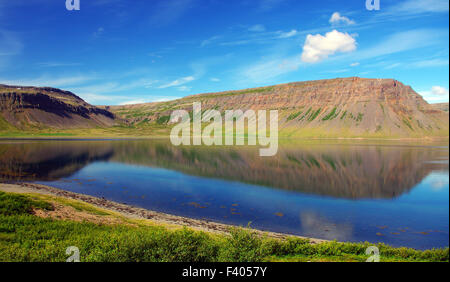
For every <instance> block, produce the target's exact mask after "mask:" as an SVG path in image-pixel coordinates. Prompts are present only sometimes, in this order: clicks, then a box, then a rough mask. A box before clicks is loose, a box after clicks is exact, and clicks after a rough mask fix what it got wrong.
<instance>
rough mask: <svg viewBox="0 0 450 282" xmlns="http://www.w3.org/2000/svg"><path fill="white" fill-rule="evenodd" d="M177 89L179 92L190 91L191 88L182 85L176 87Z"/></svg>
mask: <svg viewBox="0 0 450 282" xmlns="http://www.w3.org/2000/svg"><path fill="white" fill-rule="evenodd" d="M177 89H178V90H180V91H191V89H192V87H191V86H186V85H183V86H180V87H177Z"/></svg>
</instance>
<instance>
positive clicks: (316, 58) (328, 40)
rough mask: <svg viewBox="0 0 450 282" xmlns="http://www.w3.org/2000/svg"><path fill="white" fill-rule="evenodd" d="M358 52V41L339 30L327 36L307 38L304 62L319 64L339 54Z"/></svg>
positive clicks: (304, 47) (318, 35)
mask: <svg viewBox="0 0 450 282" xmlns="http://www.w3.org/2000/svg"><path fill="white" fill-rule="evenodd" d="M355 50H356V40H355V39H354V38H353V37H352V36H351V35H350V34H348V33H342V32H339V31H337V30H333V31H330V32H328V33H326V34H325V36H323V35H321V34H317V35H311V34H308V35H307V36H306V41H305V44H304V46H303V53H302V61H303V62H306V63H317V62H320V61H322V60H324V59H326V58H328V56H330V55H333V54H335V53H337V52H342V53H348V52H352V51H355Z"/></svg>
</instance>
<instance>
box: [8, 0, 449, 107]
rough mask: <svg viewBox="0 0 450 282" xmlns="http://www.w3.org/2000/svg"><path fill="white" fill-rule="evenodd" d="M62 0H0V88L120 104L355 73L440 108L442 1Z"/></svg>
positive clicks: (444, 71)
mask: <svg viewBox="0 0 450 282" xmlns="http://www.w3.org/2000/svg"><path fill="white" fill-rule="evenodd" d="M65 2H66V0H14V1H9V0H0V83H6V84H15V85H36V86H52V87H58V88H62V89H66V90H70V91H73V92H74V93H76V94H77V95H79V96H80V97H82V98H83V99H85V100H86V101H88V102H90V103H92V104H96V105H118V104H127V103H140V102H152V101H163V100H168V99H175V98H179V97H183V96H187V95H190V94H197V93H203V92H215V91H223V90H232V89H242V88H250V87H257V86H265V85H272V84H278V83H286V82H294V81H304V80H316V79H326V78H335V77H349V76H360V77H368V78H395V79H397V80H399V81H401V82H403V83H405V84H408V85H411V86H412V87H413V88H414V89H415V90H416V91H417V92H419V93H421V94H422V95H423V96H424V97H425V99H426V100H427V101H429V102H433V103H434V102H448V100H449V94H448V89H449V82H448V76H449V65H448V64H449V35H448V34H449V30H448V29H449V4H448V1H447V0H405V1H397V0H380V10H378V11H376V10H372V11H369V10H367V9H366V0H351V1H341V0H333V1H331V0H324V1H306V0H305V1H300V0H162V1H157V0H152V1H144V0H134V1H129V0H128V1H126V0H80V4H81V6H80V8H81V9H80V10H79V11H68V10H67V9H66V5H65Z"/></svg>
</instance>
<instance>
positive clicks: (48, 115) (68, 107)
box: [0, 85, 116, 129]
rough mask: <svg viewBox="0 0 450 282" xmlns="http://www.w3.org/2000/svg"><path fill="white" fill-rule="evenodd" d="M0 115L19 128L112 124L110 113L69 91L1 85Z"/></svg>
mask: <svg viewBox="0 0 450 282" xmlns="http://www.w3.org/2000/svg"><path fill="white" fill-rule="evenodd" d="M0 118H3V119H4V120H5V121H6V122H8V123H9V124H10V125H12V126H14V127H16V128H19V129H30V128H47V127H50V128H59V129H63V128H90V127H96V126H102V127H105V126H111V125H114V124H115V122H116V121H115V116H114V114H113V113H111V112H109V111H107V110H105V109H100V108H97V107H95V106H92V105H89V104H88V103H86V102H85V101H83V100H82V99H81V98H79V97H78V96H76V95H75V94H73V93H71V92H69V91H63V90H59V89H54V88H48V87H42V88H38V87H20V86H6V85H0Z"/></svg>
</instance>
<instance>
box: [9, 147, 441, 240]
mask: <svg viewBox="0 0 450 282" xmlns="http://www.w3.org/2000/svg"><path fill="white" fill-rule="evenodd" d="M0 179H1V180H3V181H28V182H35V183H40V184H45V185H50V186H54V187H58V188H61V189H65V190H68V191H73V192H77V193H84V194H89V195H93V196H99V197H105V198H106V199H109V200H113V201H116V202H120V203H127V204H132V205H135V206H139V207H143V208H148V209H151V210H156V211H161V212H166V213H170V214H176V215H181V216H187V217H193V218H200V219H208V220H213V221H217V222H223V223H228V224H234V225H243V226H247V225H248V224H249V222H251V225H250V226H252V227H254V228H258V229H263V230H270V231H275V232H283V233H290V234H297V235H302V236H309V237H314V238H323V239H336V240H338V241H355V242H359V241H369V242H384V243H387V244H390V245H393V246H406V247H413V248H417V249H428V248H433V247H447V246H448V241H449V234H448V232H449V164H448V143H443V144H435V143H426V144H412V143H409V144H401V143H394V142H390V143H386V142H378V143H377V142H374V141H365V142H364V141H360V142H354V141H353V142H344V141H341V142H337V141H309V142H306V141H303V142H287V141H286V142H283V144H282V145H280V148H279V150H278V154H277V155H276V156H274V157H269V158H267V157H259V152H258V148H250V147H236V146H235V147H174V146H172V145H170V142H169V141H168V140H122V141H119V140H116V141H114V140H109V141H100V140H97V141H88V140H78V141H75V140H73V141H36V140H21V141H8V140H3V141H0Z"/></svg>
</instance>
